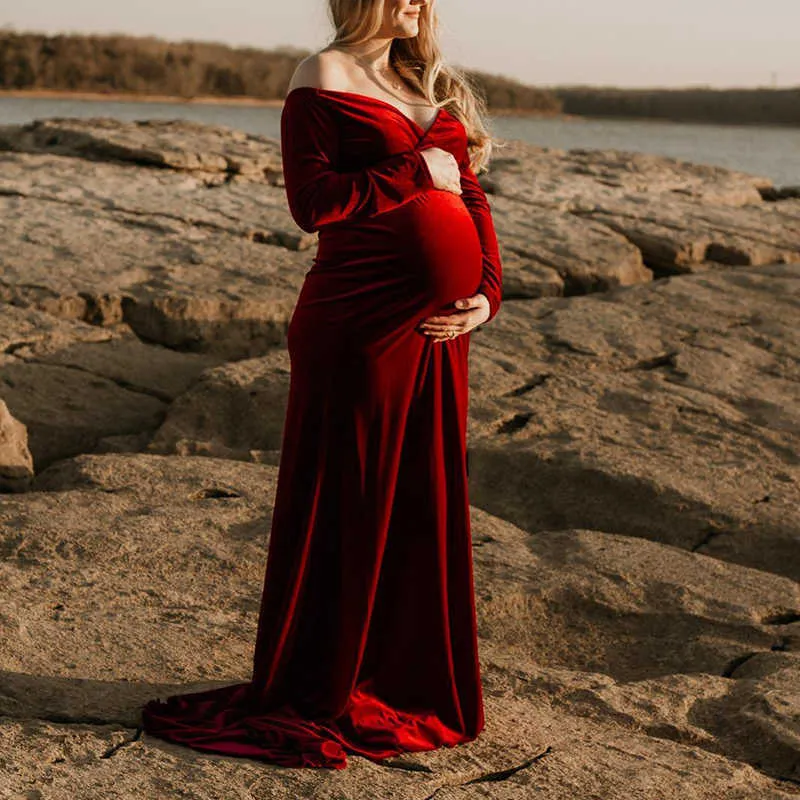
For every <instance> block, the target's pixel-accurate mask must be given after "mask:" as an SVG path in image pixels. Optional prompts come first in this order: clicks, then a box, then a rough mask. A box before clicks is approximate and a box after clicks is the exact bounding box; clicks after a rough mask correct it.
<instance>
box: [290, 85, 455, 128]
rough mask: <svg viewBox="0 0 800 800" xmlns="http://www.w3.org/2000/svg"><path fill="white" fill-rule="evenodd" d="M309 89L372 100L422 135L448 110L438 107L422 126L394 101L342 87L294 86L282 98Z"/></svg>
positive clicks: (319, 92)
mask: <svg viewBox="0 0 800 800" xmlns="http://www.w3.org/2000/svg"><path fill="white" fill-rule="evenodd" d="M303 89H305V90H307V91H311V92H313V93H315V94H330V95H334V96H336V95H340V96H343V97H351V98H353V99H354V100H372V101H373V102H374V103H378V104H379V105H381V106H385V107H388V108H391V109H392V110H393V111H395V112H396V113H397V114H399V115H400V116H401V117H403V119H405V120H407V121H408V122H409V123H411V125H413V126H414V127H415V128H416V129H417V130H418V131H420V132H421V133H422V135H423V136H427V135H428V134H429V133H430V132H431V131H432V130H433V128H434V127H435V125H436V123H437V122H439V121H440V120H441V118H442V114H447V113H448V111H447V109H446V108H444V107H443V106H442V107H440V108H439V110H438V111H437V112H436V116H435V117H434V118H433V122H431V124H430V125H429V126H428V128H427V129H426V128H423V127H422V125H420V124H419V123H418V122H417V121H416V120H415V119H412V118H411V117H409V116H408V114H406V113H405V112H403V111H401V110H400V109H399V108H398V107H397V106H396V105H394V103H390V102H389V101H388V100H382V99H381V98H380V97H373V96H372V95H371V94H361V93H360V92H347V91H344V90H343V89H322V88H321V87H319V86H295V87H294V89H292V90H291V91H290V92H289V93H288V94H287V95H286V97H285V98H284V102H286V100H288V99H289V96H290V95H291V94H293V93H294V92H299V91H301V90H303Z"/></svg>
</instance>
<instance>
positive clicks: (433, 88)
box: [327, 0, 494, 174]
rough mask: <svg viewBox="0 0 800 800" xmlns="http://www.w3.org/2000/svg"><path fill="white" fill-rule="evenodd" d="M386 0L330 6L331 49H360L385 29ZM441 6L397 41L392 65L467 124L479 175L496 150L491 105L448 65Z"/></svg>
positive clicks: (332, 0) (425, 11) (430, 6)
mask: <svg viewBox="0 0 800 800" xmlns="http://www.w3.org/2000/svg"><path fill="white" fill-rule="evenodd" d="M384 2H385V0H328V6H329V13H330V17H331V22H332V23H333V27H334V29H335V34H334V38H333V39H332V40H331V41H330V42H329V44H328V45H327V46H328V47H330V46H331V45H340V46H342V47H347V46H348V45H354V44H359V43H361V42H363V41H365V40H367V39H370V38H371V37H373V36H375V35H376V34H377V33H378V31H379V30H380V28H381V24H382V21H383V10H384ZM435 2H436V0H430V2H429V3H426V4H425V5H424V6H423V7H422V9H421V12H420V18H419V34H418V35H417V36H414V37H413V38H410V39H406V38H395V39H393V40H392V45H391V48H390V50H389V63H390V64H391V65H392V67H394V69H396V70H397V72H398V74H399V75H400V76H401V77H402V79H403V80H404V81H405V82H406V84H407V85H408V86H409V87H410V88H411V89H414V90H416V91H418V92H421V93H422V94H423V95H424V96H425V97H426V98H427V100H428V102H429V103H430V104H431V105H433V106H436V107H437V108H441V107H444V108H446V109H447V111H448V113H450V114H452V115H453V116H454V117H456V118H457V119H459V120H461V122H462V124H463V125H464V128H465V129H466V131H467V146H468V148H469V154H470V164H471V166H472V169H473V171H474V172H475V173H476V174H477V173H478V172H479V171H480V170H482V169H485V168H487V165H488V163H489V159H490V158H491V156H492V150H493V147H494V143H493V139H492V136H491V134H490V131H489V127H488V124H487V122H486V116H487V115H486V101H485V99H484V97H483V95H482V94H481V92H480V90H479V89H478V87H477V86H476V85H475V84H474V83H473V82H472V81H471V80H470V78H469V77H468V76H467V75H466V73H464V72H463V71H461V70H459V69H456V68H455V67H452V66H450V65H447V64H445V62H444V59H443V58H442V53H441V50H440V48H439V43H438V32H439V17H438V14H437V13H436V8H435Z"/></svg>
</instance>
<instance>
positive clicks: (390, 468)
mask: <svg viewBox="0 0 800 800" xmlns="http://www.w3.org/2000/svg"><path fill="white" fill-rule="evenodd" d="M281 142H282V157H283V170H284V178H285V185H286V194H287V198H288V202H289V208H290V210H291V213H292V215H293V217H294V219H295V221H296V222H297V224H298V225H299V226H300V227H301V228H302V229H303V230H305V231H309V232H311V231H319V239H318V248H317V253H316V257H315V258H314V261H313V265H312V267H311V268H310V270H309V271H308V272H307V273H306V275H305V281H304V284H303V287H302V289H301V291H300V295H299V299H298V301H297V305H296V308H295V310H294V313H293V315H292V318H291V321H290V324H289V329H288V348H289V355H290V360H291V381H290V390H289V399H288V409H287V413H286V418H285V425H284V432H283V443H282V449H281V460H280V466H279V471H278V483H277V494H276V499H275V508H274V514H273V518H272V525H271V532H270V539H269V550H268V556H267V565H266V576H265V580H264V586H263V594H262V600H261V611H260V615H259V621H258V633H257V638H256V643H255V654H254V659H253V674H252V679H251V681H250V682H248V683H238V684H233V685H229V686H224V687H221V688H216V689H212V690H209V691H204V692H195V693H191V694H184V695H172V696H170V697H168V698H167V700H166V702H161V701H158V700H151V701H150V702H148V703H147V704H146V705H145V706H144V709H143V712H142V718H143V724H144V727H145V730H146V731H147V733H149V734H152V735H154V736H157V737H160V738H162V739H166V740H170V741H172V742H176V743H179V744H183V745H187V746H189V747H192V748H194V749H197V750H204V751H209V752H215V753H221V754H227V755H233V756H246V757H250V758H256V759H261V760H264V761H268V762H272V763H276V764H283V765H287V766H319V767H334V768H342V767H344V766H346V763H347V757H346V754H347V753H353V754H358V755H361V756H365V757H367V758H371V759H373V760H380V759H383V758H386V757H389V756H392V755H397V754H399V753H402V752H407V751H417V750H431V749H434V748H437V747H440V746H453V745H456V744H459V743H463V742H467V741H470V740H472V739H474V738H475V737H476V736H477V735H478V733H479V732H480V731H481V730H482V728H483V726H484V715H483V702H482V693H481V681H480V670H479V662H478V649H477V633H476V618H475V601H474V594H473V577H472V550H471V535H470V517H469V500H468V492H467V468H466V467H467V464H466V424H467V398H468V394H467V384H468V382H467V354H468V349H469V342H470V334H469V333H467V334H463V335H461V336H457V337H455V338H454V339H451V340H446V341H441V342H436V341H434V340H433V339H432V338H431V337H430V336H427V335H425V334H423V333H421V332H420V331H419V330H417V326H418V324H419V323H420V322H421V321H423V320H424V319H425V318H426V317H428V316H431V315H433V314H446V313H451V312H452V311H454V310H455V309H454V307H453V301H454V300H456V299H458V298H461V297H467V296H469V295H472V294H474V293H475V292H478V291H480V292H483V293H485V294H486V296H487V298H488V299H489V304H490V308H491V316H492V317H494V315H495V314H496V313H497V310H498V308H499V306H500V302H501V283H502V274H501V261H500V256H499V252H498V246H497V238H496V235H495V229H494V226H493V223H492V217H491V213H490V207H489V205H488V202H487V200H486V196H485V194H484V192H483V190H482V188H481V187H480V185H479V183H478V181H477V178H476V177H475V174H474V172H473V171H472V169H471V168H470V165H469V156H468V152H467V138H466V131H465V129H464V126H463V125H462V123H461V122H460V121H459V120H458V119H457V118H456V117H455V116H453V115H451V114H450V113H448V111H447V110H440V111H439V112H438V116H437V118H436V119H435V121H434V122H433V124H432V125H431V126H430V128H429V129H428V130H427V131H426V130H424V129H423V128H422V127H421V126H420V125H419V124H417V123H416V122H415V121H413V120H412V119H411V118H409V117H407V116H406V115H405V114H404V113H403V112H401V111H400V110H399V109H397V108H396V107H395V106H393V105H392V104H390V103H388V102H386V101H383V100H380V99H378V98H374V97H371V96H368V95H363V94H356V93H353V92H344V91H338V90H328V89H318V88H315V87H308V86H303V87H299V88H296V89H294V90H292V91H291V92H290V93H289V95H288V96H287V98H286V101H285V105H284V108H283V113H282V117H281ZM431 146H438V147H441V148H443V149H446V150H449V151H450V152H451V153H453V154H454V155H455V157H456V158H457V160H458V163H459V165H460V169H461V185H462V189H463V194H461V195H457V194H454V193H452V192H448V191H445V190H440V189H435V188H434V187H433V180H432V178H431V174H430V172H429V171H428V168H427V164H426V162H425V160H424V159H423V157H422V155H421V151H422V150H423V149H424V148H425V147H431Z"/></svg>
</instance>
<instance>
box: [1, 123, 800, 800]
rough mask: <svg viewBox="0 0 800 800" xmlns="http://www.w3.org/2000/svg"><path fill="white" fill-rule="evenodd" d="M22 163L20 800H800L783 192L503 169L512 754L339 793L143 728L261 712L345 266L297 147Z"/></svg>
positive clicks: (216, 144)
mask: <svg viewBox="0 0 800 800" xmlns="http://www.w3.org/2000/svg"><path fill="white" fill-rule="evenodd" d="M0 161H1V162H2V169H1V170H0V211H2V213H0V237H2V241H3V242H4V245H5V246H4V248H3V256H2V258H3V271H2V275H1V276H0V488H2V489H3V490H4V491H5V492H6V494H4V495H2V496H1V497H2V499H1V500H0V585H2V586H3V587H4V598H5V602H4V604H3V605H2V606H0V620H1V621H2V631H3V637H2V638H1V640H0V752H2V753H3V755H1V756H0V797H6V796H8V797H12V798H19V799H20V800H21V799H22V798H25V799H26V800H35V799H36V798H40V799H41V800H44V799H45V798H47V799H48V800H51V799H52V800H62V798H63V800H83V799H84V798H86V800H89V798H92V800H94V799H95V798H100V797H102V798H104V799H105V798H120V799H124V800H129V799H130V798H139V797H146V798H150V797H152V798H159V800H161V798H164V799H165V800H169V799H170V798H178V797H187V796H191V797H192V798H220V800H231V799H232V798H239V797H241V798H248V800H262V798H263V800H266V799H267V798H287V800H289V799H291V800H296V798H302V797H314V798H321V799H323V800H325V799H327V800H342V798H348V800H350V798H353V799H354V798H361V797H369V798H371V799H373V798H374V800H384V798H385V800H390V798H402V800H433V798H435V800H472V798H475V799H476V800H477V798H484V797H487V798H488V797H491V798H498V799H499V800H506V799H508V800H511V798H513V799H514V800H517V799H518V798H519V800H522V799H523V798H524V799H525V800H528V798H532V797H547V798H548V799H550V798H552V800H623V798H625V800H627V799H628V798H631V797H641V798H647V799H648V800H650V798H657V799H658V800H661V799H662V798H672V797H681V798H684V797H685V798H692V799H697V800H700V799H701V798H702V799H703V800H705V798H708V799H709V800H711V798H714V800H716V799H717V798H720V800H721V799H722V798H724V799H725V800H740V798H741V800H745V799H748V800H749V799H751V798H752V800H778V798H781V799H782V798H791V797H797V796H800V788H799V787H800V766H799V765H800V656H798V652H800V585H799V584H798V582H797V581H798V578H800V559H799V558H798V555H797V553H798V550H797V542H798V538H800V520H799V519H798V514H797V509H798V507H800V469H798V468H799V467H800V388H799V387H800V366H798V365H800V334H798V331H800V300H798V298H800V200H798V199H797V197H796V194H795V193H793V192H792V191H791V190H790V187H787V188H781V187H774V186H772V185H771V184H770V182H769V181H766V180H765V179H763V178H759V177H758V176H751V175H744V174H741V173H735V172H730V171H726V170H723V169H719V168H716V167H706V166H703V165H691V164H686V163H684V162H679V161H676V160H673V159H665V158H660V157H657V156H649V155H644V154H635V153H618V152H613V151H588V150H572V151H559V150H549V149H544V148H535V147H531V146H527V145H524V144H522V143H519V142H507V143H506V146H505V147H502V148H499V149H498V151H497V155H496V159H495V161H494V162H493V163H492V166H491V170H490V172H489V173H488V174H486V175H484V176H482V177H481V180H482V182H483V184H484V185H485V187H486V189H487V192H489V197H490V202H491V203H492V206H493V211H494V215H495V220H496V224H497V229H498V235H499V238H500V243H501V248H502V251H503V259H504V267H505V281H504V289H505V298H506V302H505V303H504V305H503V308H502V310H501V312H500V314H499V315H498V317H497V318H496V319H495V320H494V321H493V322H492V323H491V324H490V325H487V326H483V327H481V328H479V329H477V330H475V331H474V332H473V334H472V344H471V374H470V381H471V384H470V404H471V405H470V427H469V444H470V461H469V467H470V492H471V500H472V503H473V508H472V527H473V546H474V549H473V555H474V564H475V584H476V587H475V588H476V598H477V605H478V613H479V636H480V655H481V665H482V675H483V681H484V687H485V699H486V712H487V727H486V730H485V732H484V733H483V734H482V735H481V736H480V737H479V738H478V739H477V740H476V741H475V742H472V743H470V744H469V745H465V746H462V747H458V748H452V749H445V750H440V751H436V752H432V753H423V754H408V755H405V756H403V757H401V758H397V759H392V760H391V761H389V762H385V763H383V764H380V765H378V764H374V763H372V762H370V761H368V760H365V759H361V758H358V757H350V759H349V767H348V769H347V770H343V771H317V770H287V769H283V768H279V767H275V766H273V765H268V764H264V763H259V762H257V761H252V760H249V759H234V758H226V757H222V756H212V755H206V754H200V753H198V752H196V751H191V750H188V749H185V748H181V747H176V746H173V745H170V744H167V743H165V742H162V741H160V740H158V739H155V738H151V737H148V736H147V735H146V734H143V732H142V730H141V727H140V718H139V709H140V707H141V705H142V703H143V702H144V701H146V700H147V699H150V698H153V697H156V696H164V695H166V694H168V693H171V692H173V691H192V690H194V689H202V688H204V687H206V686H213V685H219V684H222V683H230V682H238V681H242V680H247V679H248V677H249V675H250V667H251V664H250V659H251V657H252V648H253V644H254V639H255V625H256V621H257V612H258V603H259V600H260V595H261V589H262V580H263V571H264V567H265V563H266V553H267V546H268V532H269V527H270V520H271V511H272V503H273V499H274V491H275V485H276V481H277V473H278V466H277V465H278V463H279V456H280V446H281V433H282V425H283V418H284V413H285V404H286V398H287V393H288V380H289V374H290V373H289V368H290V364H289V358H288V353H287V352H286V349H285V328H286V324H287V323H288V319H289V317H290V315H291V311H292V308H293V305H294V300H295V298H296V294H297V291H298V290H299V288H300V286H301V284H302V280H303V277H304V274H305V271H306V270H307V269H308V268H309V267H310V265H311V256H312V253H313V245H314V243H315V237H314V236H309V235H308V234H305V233H304V232H302V231H300V230H299V229H298V228H297V227H296V226H295V225H294V223H293V221H292V220H291V217H290V215H289V214H288V210H287V208H286V205H285V198H284V194H283V189H282V187H281V175H280V158H279V151H278V149H277V143H276V142H274V141H272V140H269V139H265V138H263V137H253V136H248V135H246V134H243V133H241V132H237V131H232V130H230V129H227V128H224V127H211V126H199V125H196V124H193V123H185V122H158V121H152V122H143V123H141V122H140V123H122V122H117V121H115V120H106V119H95V120H70V119H54V120H39V121H37V122H36V123H33V124H32V125H29V126H18V127H15V126H11V127H7V128H3V129H0ZM26 435H27V441H26ZM334 773H335V774H334Z"/></svg>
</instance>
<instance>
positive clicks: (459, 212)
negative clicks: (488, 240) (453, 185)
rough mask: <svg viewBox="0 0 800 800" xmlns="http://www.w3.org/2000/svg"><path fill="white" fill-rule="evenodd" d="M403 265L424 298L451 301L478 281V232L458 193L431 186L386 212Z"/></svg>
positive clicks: (480, 259)
mask: <svg viewBox="0 0 800 800" xmlns="http://www.w3.org/2000/svg"><path fill="white" fill-rule="evenodd" d="M392 222H393V223H394V225H393V233H394V236H395V242H396V245H397V248H398V252H399V253H400V254H401V259H402V265H403V268H404V269H406V270H408V271H409V272H410V273H411V274H412V275H414V276H415V278H416V280H417V281H418V284H419V286H420V287H421V290H422V291H423V292H424V293H425V294H426V295H427V296H428V298H429V301H430V302H431V303H433V304H437V305H446V304H448V303H452V302H453V301H454V300H457V299H458V298H460V297H467V296H469V295H471V294H473V293H474V292H475V291H476V290H477V288H478V285H479V283H480V280H481V273H482V267H483V254H482V251H481V243H480V239H479V237H478V232H477V230H476V229H475V224H474V222H473V220H472V216H471V215H470V213H469V210H468V209H467V207H466V206H465V205H464V201H463V200H462V199H461V196H460V195H457V194H454V193H453V192H448V191H444V190H439V189H434V190H431V191H428V192H424V193H423V194H421V195H419V196H417V197H416V198H415V199H414V200H411V201H410V202H408V203H406V204H404V205H403V206H401V207H400V208H399V209H397V210H396V211H395V212H393V213H392Z"/></svg>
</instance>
